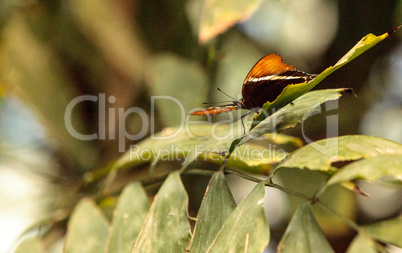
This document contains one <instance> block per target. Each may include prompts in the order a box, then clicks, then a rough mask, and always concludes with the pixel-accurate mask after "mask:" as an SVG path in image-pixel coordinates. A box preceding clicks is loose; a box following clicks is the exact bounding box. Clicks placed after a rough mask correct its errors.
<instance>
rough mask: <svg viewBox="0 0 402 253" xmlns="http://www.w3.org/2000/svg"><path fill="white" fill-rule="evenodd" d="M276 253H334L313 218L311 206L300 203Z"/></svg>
mask: <svg viewBox="0 0 402 253" xmlns="http://www.w3.org/2000/svg"><path fill="white" fill-rule="evenodd" d="M278 252H281V253H283V252H292V253H293V252H319V253H322V252H334V251H333V249H332V248H331V246H330V245H329V243H328V241H327V239H326V238H325V235H324V234H323V232H322V230H321V228H320V227H319V226H318V224H317V221H316V220H315V218H314V215H313V212H312V211H311V206H310V204H308V203H302V204H301V205H300V206H299V208H298V209H297V210H296V212H295V214H294V215H293V217H292V219H291V221H290V223H289V225H288V227H287V228H286V231H285V234H284V235H283V237H282V239H281V241H280V242H279V245H278Z"/></svg>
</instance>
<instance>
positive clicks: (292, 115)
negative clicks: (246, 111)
mask: <svg viewBox="0 0 402 253" xmlns="http://www.w3.org/2000/svg"><path fill="white" fill-rule="evenodd" d="M344 91H348V89H328V90H317V91H312V92H309V93H307V94H305V95H303V96H302V97H299V98H298V99H296V100H295V101H293V102H292V103H291V104H288V105H287V106H285V107H283V108H282V109H280V110H279V111H277V112H276V113H274V114H272V115H270V116H269V117H268V118H266V119H265V120H264V121H262V122H261V123H260V124H258V125H257V126H256V127H255V128H253V129H252V130H251V131H250V132H249V133H248V134H247V135H246V136H244V137H243V139H242V140H241V141H240V143H239V145H242V144H244V143H246V142H247V141H249V140H252V139H256V138H257V137H259V136H261V135H263V134H266V133H271V132H274V131H280V130H284V129H286V128H290V127H294V126H295V125H297V124H298V123H299V122H301V121H303V120H304V119H306V118H307V117H309V116H310V115H312V114H314V113H315V112H317V111H319V110H320V105H321V104H323V103H325V102H327V101H331V100H336V99H338V98H339V97H340V96H341V95H342V93H343V92H344Z"/></svg>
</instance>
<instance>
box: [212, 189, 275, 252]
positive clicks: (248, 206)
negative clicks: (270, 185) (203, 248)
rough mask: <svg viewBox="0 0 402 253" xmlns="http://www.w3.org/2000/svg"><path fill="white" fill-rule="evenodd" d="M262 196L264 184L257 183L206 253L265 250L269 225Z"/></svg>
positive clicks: (228, 219)
mask: <svg viewBox="0 0 402 253" xmlns="http://www.w3.org/2000/svg"><path fill="white" fill-rule="evenodd" d="M264 195H265V189H264V184H263V183H259V184H258V185H256V186H255V187H254V189H253V190H252V191H251V192H250V193H249V194H248V195H247V196H246V198H244V199H243V201H242V202H241V203H240V204H239V205H238V206H237V207H236V209H235V210H234V211H233V212H232V213H231V215H230V216H229V217H228V218H227V220H226V222H225V224H224V225H223V227H222V229H221V230H220V232H219V234H218V236H217V237H216V239H215V241H214V242H213V244H212V245H211V247H210V248H209V249H208V251H207V252H208V253H214V252H219V253H221V252H256V253H260V252H262V251H263V250H264V249H265V247H266V246H267V245H268V243H269V225H268V220H267V218H266V216H265V209H264Z"/></svg>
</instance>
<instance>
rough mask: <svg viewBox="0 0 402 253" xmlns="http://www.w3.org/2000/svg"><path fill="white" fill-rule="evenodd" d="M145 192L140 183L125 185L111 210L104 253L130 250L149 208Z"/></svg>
mask: <svg viewBox="0 0 402 253" xmlns="http://www.w3.org/2000/svg"><path fill="white" fill-rule="evenodd" d="M149 206H150V204H149V201H148V197H147V194H146V193H145V191H144V189H143V188H142V186H141V184H140V183H131V184H129V185H127V186H126V187H125V188H124V190H123V192H122V193H121V195H120V197H119V201H118V203H117V206H116V209H115V210H114V212H113V214H114V215H113V222H112V226H111V229H110V232H109V237H108V241H107V244H106V253H114V252H116V253H117V252H119V253H120V252H131V251H132V250H133V247H134V244H135V241H136V239H137V236H138V234H139V233H140V230H141V227H142V225H143V224H144V221H145V217H146V215H147V213H148V209H149Z"/></svg>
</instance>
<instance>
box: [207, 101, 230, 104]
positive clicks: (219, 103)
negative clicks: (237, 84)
mask: <svg viewBox="0 0 402 253" xmlns="http://www.w3.org/2000/svg"><path fill="white" fill-rule="evenodd" d="M231 102H233V101H219V102H204V103H202V104H203V105H213V104H220V103H231Z"/></svg>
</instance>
